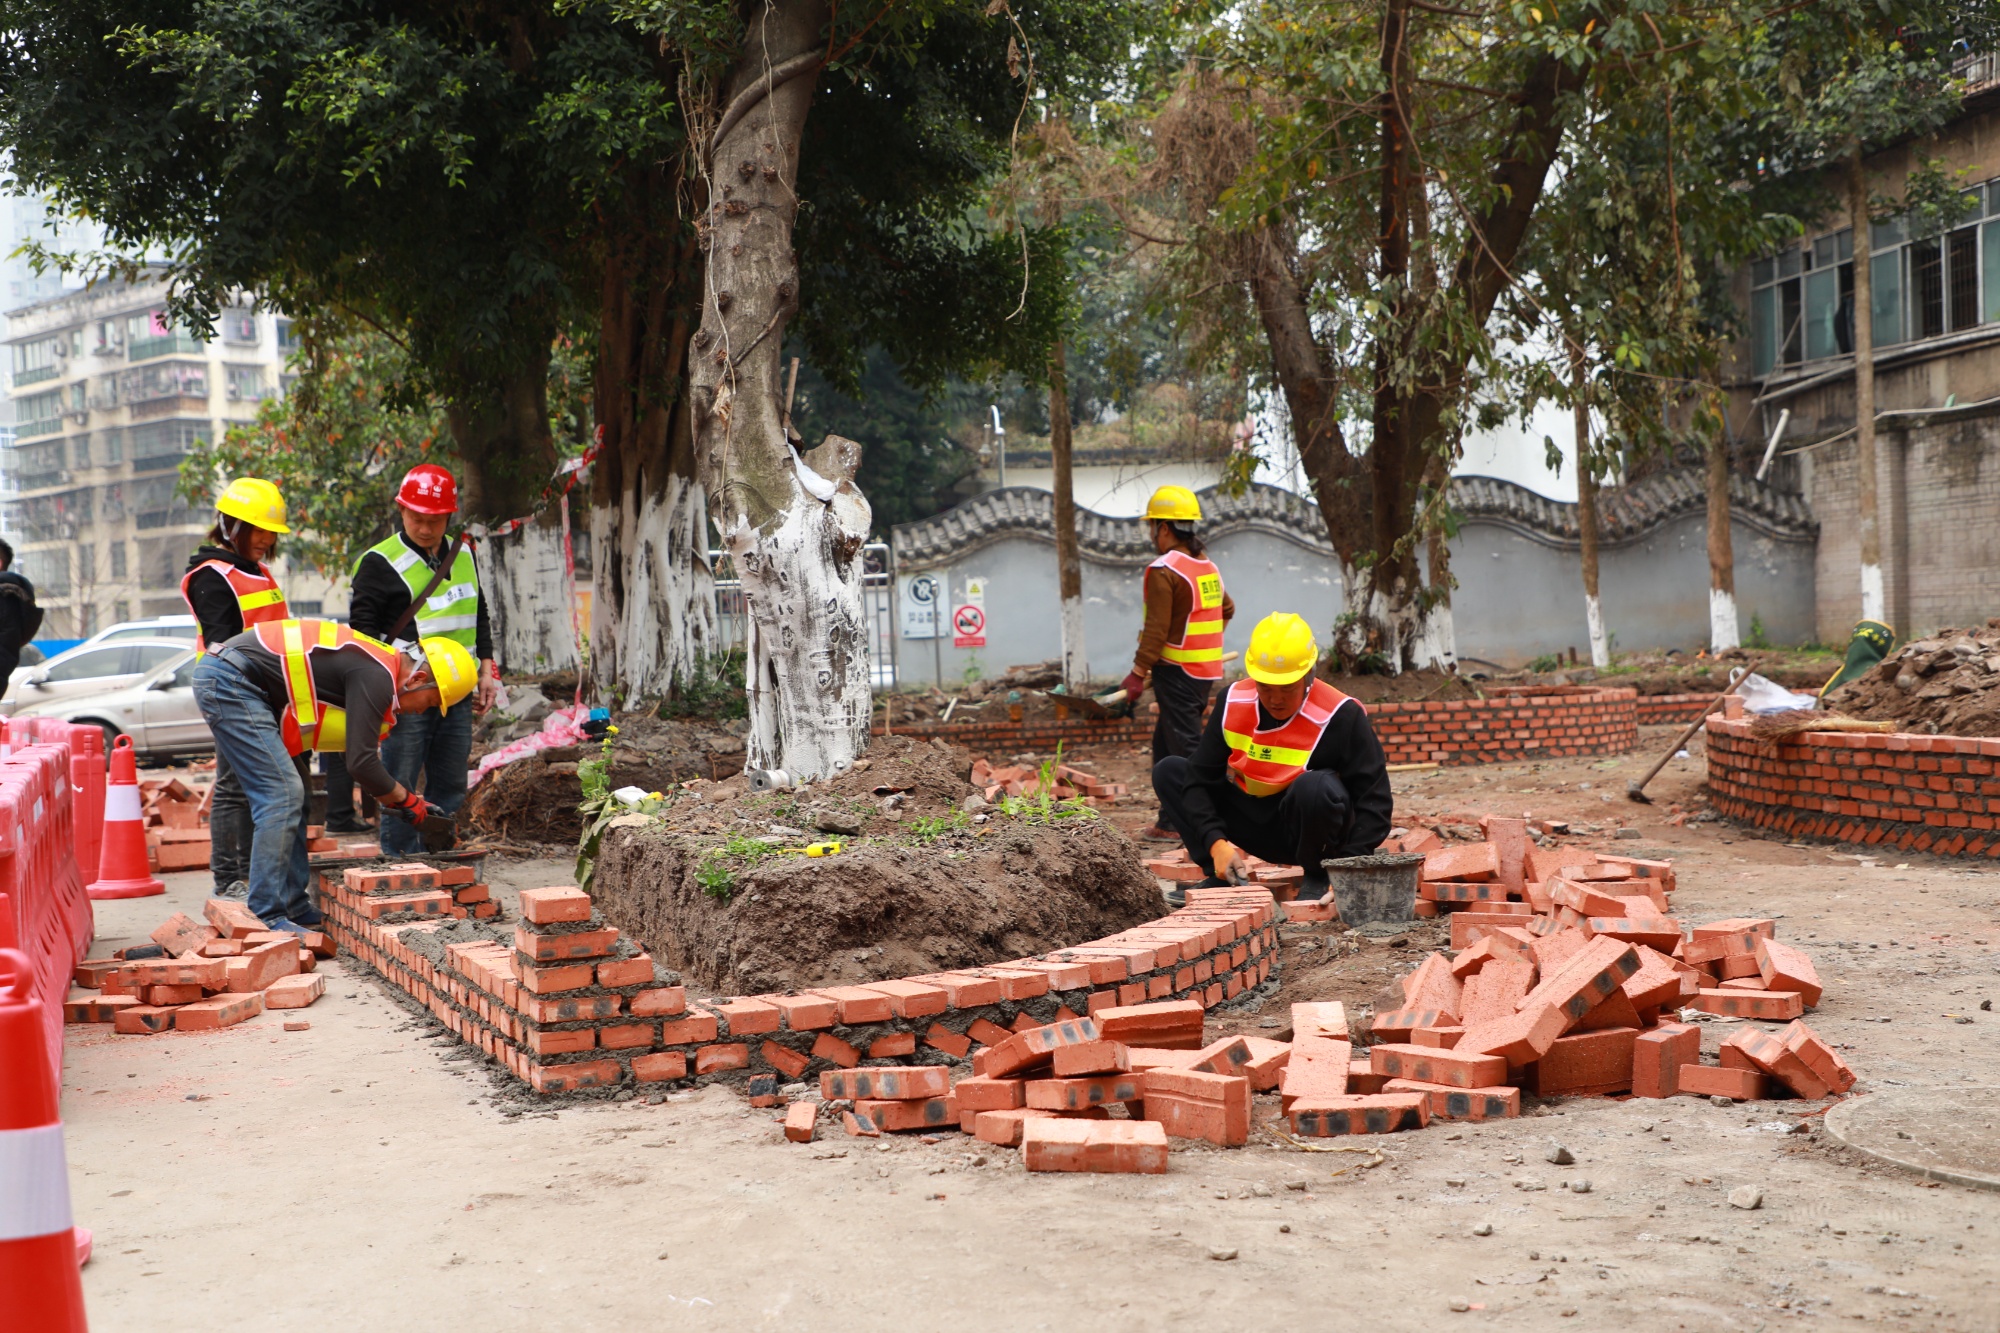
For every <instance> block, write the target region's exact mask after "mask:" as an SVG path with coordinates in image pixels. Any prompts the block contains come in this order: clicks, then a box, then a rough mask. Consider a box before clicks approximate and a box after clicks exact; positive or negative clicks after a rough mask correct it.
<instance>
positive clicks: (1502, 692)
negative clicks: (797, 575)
mask: <svg viewBox="0 0 2000 1333" xmlns="http://www.w3.org/2000/svg"><path fill="white" fill-rule="evenodd" d="M1637 703H1638V692H1637V691H1635V690H1631V689H1599V688H1597V687H1594V686H1587V685H1567V686H1519V687H1509V688H1504V689H1497V690H1493V691H1490V692H1489V694H1488V697H1487V698H1484V699H1455V700H1452V701H1450V702H1443V701H1429V700H1426V701H1422V702H1417V703H1379V704H1369V705H1368V706H1367V707H1368V718H1369V721H1371V722H1373V723H1374V724H1375V734H1376V735H1377V736H1379V737H1381V739H1382V748H1383V750H1384V751H1386V752H1387V753H1388V756H1389V762H1390V763H1392V764H1422V763H1440V764H1490V763H1498V762H1501V761H1503V760H1509V759H1552V758H1564V757H1568V756H1573V755H1591V754H1622V753H1623V752H1625V751H1626V750H1629V749H1631V748H1633V747H1634V746H1635V745H1637V744H1638V743H1639V716H1638V709H1637V706H1636V705H1637ZM1689 716H1692V714H1690V715H1689ZM1684 720H1685V719H1684ZM895 731H896V732H897V733H898V734H900V735H906V736H922V737H925V738H929V737H932V736H941V737H943V738H944V739H945V740H947V741H950V742H952V743H953V744H956V745H963V746H965V747H966V748H967V749H971V750H985V749H994V748H998V749H1005V750H1021V749H1028V750H1053V749H1055V747H1056V744H1057V742H1063V743H1065V744H1069V745H1078V744H1094V743H1099V742H1106V741H1108V742H1113V743H1127V744H1139V743H1143V742H1146V741H1148V740H1150V739H1151V738H1152V735H1153V719H1152V718H1150V717H1130V718H1124V719H1122V720H1118V721H1106V722H1090V721H1085V720H1083V719H1081V718H1076V717H1071V718H1069V719H1067V720H1064V721H1044V722H1013V721H1007V720H1000V719H996V720H994V721H991V722H988V721H983V720H982V721H978V722H959V723H950V724H947V725H944V726H935V725H933V726H898V727H896V728H895ZM882 732H883V729H882V728H881V727H877V728H876V729H875V733H876V734H877V735H881V734H882Z"/></svg>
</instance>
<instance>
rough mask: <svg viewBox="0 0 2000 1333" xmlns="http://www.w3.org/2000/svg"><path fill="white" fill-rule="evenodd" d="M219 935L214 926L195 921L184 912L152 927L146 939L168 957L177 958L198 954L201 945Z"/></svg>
mask: <svg viewBox="0 0 2000 1333" xmlns="http://www.w3.org/2000/svg"><path fill="white" fill-rule="evenodd" d="M220 935H221V932H220V931H218V930H217V929H216V928H215V927H214V926H211V925H208V924H207V923H205V922H201V921H196V920H195V919H194V918H193V917H191V916H189V915H187V913H185V912H175V913H174V914H173V915H172V916H170V917H168V918H167V919H166V920H165V921H162V922H161V923H160V924H159V925H157V926H155V927H153V933H152V934H151V935H150V936H149V937H148V938H150V939H151V940H152V941H153V943H155V944H157V945H159V946H160V947H161V948H162V949H165V950H166V951H167V953H168V954H169V955H170V956H172V957H175V958H178V957H180V956H181V955H182V954H184V953H198V952H200V950H201V946H202V945H204V944H207V943H208V942H209V941H210V940H212V939H216V938H218V937H219V936H220Z"/></svg>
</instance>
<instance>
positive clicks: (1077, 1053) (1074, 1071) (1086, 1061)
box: [1053, 1041, 1132, 1078]
mask: <svg viewBox="0 0 2000 1333" xmlns="http://www.w3.org/2000/svg"><path fill="white" fill-rule="evenodd" d="M1053 1062H1054V1067H1055V1075H1056V1077H1057V1078H1081V1077H1085V1076H1087V1075H1090V1074H1122V1073H1124V1072H1126V1071H1127V1070H1129V1069H1131V1067H1132V1057H1131V1055H1130V1053H1129V1048H1128V1047H1127V1046H1126V1045H1125V1043H1123V1042H1119V1041H1086V1042H1081V1043H1078V1044H1077V1045H1073V1046H1058V1047H1057V1048H1056V1050H1055V1055H1054V1057H1053Z"/></svg>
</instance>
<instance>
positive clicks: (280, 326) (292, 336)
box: [277, 319, 299, 352]
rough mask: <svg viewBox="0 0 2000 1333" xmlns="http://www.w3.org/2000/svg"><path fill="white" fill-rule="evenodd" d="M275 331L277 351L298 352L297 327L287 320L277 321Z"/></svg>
mask: <svg viewBox="0 0 2000 1333" xmlns="http://www.w3.org/2000/svg"><path fill="white" fill-rule="evenodd" d="M277 330H278V350H279V351H281V352H296V351H298V350H299V331H298V327H297V326H296V325H295V324H293V323H292V321H290V320H289V319H281V320H278V321H277Z"/></svg>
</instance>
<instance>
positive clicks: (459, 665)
mask: <svg viewBox="0 0 2000 1333" xmlns="http://www.w3.org/2000/svg"><path fill="white" fill-rule="evenodd" d="M421 646H422V647H423V650H424V660H425V661H427V662H429V663H430V666H431V679H432V680H434V681H436V682H437V687H438V711H439V712H440V713H448V712H450V711H451V706H452V705H453V704H455V703H457V702H458V701H459V700H461V699H463V698H464V697H465V696H466V695H468V694H470V693H472V688H473V686H475V685H477V684H479V663H478V662H476V661H474V660H473V657H472V654H471V653H469V652H467V651H466V650H465V645H464V644H462V643H460V642H459V641H458V640H457V639H447V638H445V637H444V636H443V635H441V634H433V635H432V636H431V637H430V638H428V639H425V640H424V641H423V643H422V645H421Z"/></svg>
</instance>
